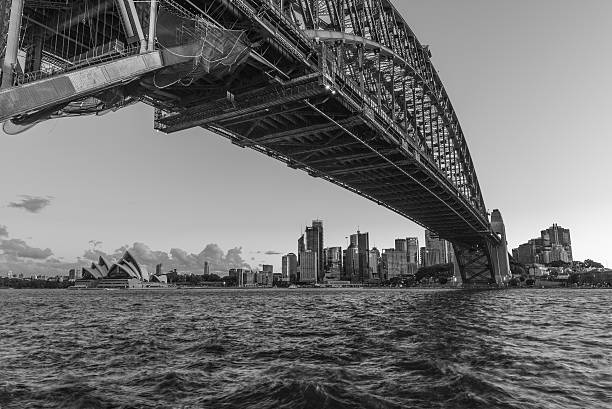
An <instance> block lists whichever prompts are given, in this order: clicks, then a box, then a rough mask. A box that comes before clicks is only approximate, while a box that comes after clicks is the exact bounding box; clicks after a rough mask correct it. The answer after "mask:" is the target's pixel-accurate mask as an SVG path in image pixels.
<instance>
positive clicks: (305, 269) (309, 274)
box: [299, 250, 319, 283]
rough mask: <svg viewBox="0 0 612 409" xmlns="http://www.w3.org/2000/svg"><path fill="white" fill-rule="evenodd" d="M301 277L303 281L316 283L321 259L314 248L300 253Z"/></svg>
mask: <svg viewBox="0 0 612 409" xmlns="http://www.w3.org/2000/svg"><path fill="white" fill-rule="evenodd" d="M300 260H301V263H300V278H299V281H300V282H301V283H316V282H317V277H318V273H319V271H318V268H319V260H318V259H317V253H315V252H314V251H312V250H306V251H303V252H302V253H301V254H300Z"/></svg>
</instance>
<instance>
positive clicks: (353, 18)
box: [14, 0, 500, 282]
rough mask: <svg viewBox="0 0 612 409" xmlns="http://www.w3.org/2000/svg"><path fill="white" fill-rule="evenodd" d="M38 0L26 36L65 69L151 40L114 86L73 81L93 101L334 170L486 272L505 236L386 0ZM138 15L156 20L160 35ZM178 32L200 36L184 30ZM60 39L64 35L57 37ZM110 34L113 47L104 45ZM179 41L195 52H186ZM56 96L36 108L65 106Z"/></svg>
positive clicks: (431, 79)
mask: <svg viewBox="0 0 612 409" xmlns="http://www.w3.org/2000/svg"><path fill="white" fill-rule="evenodd" d="M39 3H44V2H40V1H36V2H34V1H28V0H26V1H25V12H24V19H25V21H28V22H29V24H30V26H31V27H36V28H33V29H32V28H30V29H28V28H26V29H25V30H24V29H22V37H23V39H24V41H25V42H26V43H29V44H31V49H32V50H37V51H36V52H38V53H39V54H40V55H41V56H42V57H43V60H44V59H46V60H45V61H52V62H53V61H56V60H57V61H59V62H67V64H68V67H66V70H69V69H75V63H74V61H75V60H77V58H82V57H80V56H82V55H85V56H87V55H89V54H91V53H92V52H93V50H96V53H97V54H95V55H96V56H99V55H102V56H104V58H113V59H114V58H123V57H124V55H128V54H130V55H131V54H134V53H143V50H144V49H146V47H145V48H143V47H144V46H145V45H146V44H145V43H146V42H147V41H148V43H149V45H150V46H149V49H148V51H149V52H151V51H152V50H153V52H157V53H159V54H160V59H161V61H163V64H161V65H164V68H161V69H159V68H157V67H158V66H157V65H149V66H150V67H151V68H150V69H149V71H150V72H144V71H140V72H138V73H137V74H134V80H133V81H126V80H125V79H122V80H121V84H120V85H117V83H112V84H111V83H109V84H111V85H109V87H108V88H109V89H110V91H112V92H110V91H109V89H105V90H103V92H101V91H100V90H96V92H97V94H96V92H93V91H92V92H91V93H89V94H88V95H81V94H79V98H83V97H87V98H89V99H91V98H92V97H93V98H98V100H99V102H100V104H101V105H100V106H97V107H96V106H95V105H94V107H95V109H100V110H103V109H109V108H112V104H115V105H114V106H117V104H121V103H125V102H126V98H128V97H129V98H131V99H132V100H134V99H138V100H140V101H143V102H145V103H148V104H150V105H152V106H154V107H155V108H156V114H155V128H156V129H159V130H161V131H164V132H168V133H172V132H176V131H180V130H183V129H188V128H193V127H203V128H206V129H209V130H211V131H212V132H214V133H217V134H219V135H222V136H224V137H226V138H229V139H230V140H231V141H232V142H233V143H235V144H236V145H238V146H241V147H250V148H252V149H255V150H258V151H260V152H263V153H265V154H267V155H269V156H272V157H274V158H276V159H279V160H281V161H283V162H285V163H287V164H288V165H289V166H291V167H293V168H297V169H303V170H305V171H306V172H308V173H309V174H311V175H312V176H315V177H321V178H324V179H326V180H329V181H330V182H332V183H335V184H337V185H339V186H342V187H343V188H346V189H349V190H351V191H353V192H355V193H357V194H359V195H361V196H363V197H366V198H368V199H370V200H373V201H374V202H376V203H378V204H380V205H382V206H385V207H387V208H389V209H391V210H393V211H395V212H397V213H399V214H401V215H403V216H405V217H407V218H409V219H411V220H413V221H415V222H417V223H419V224H421V225H423V226H425V227H427V228H429V229H431V230H433V231H435V232H437V233H438V234H440V236H441V237H443V238H445V239H447V240H449V241H451V242H452V243H453V244H454V246H455V251H456V253H457V258H458V261H459V265H460V269H461V271H462V276H463V279H464V280H465V281H466V282H470V280H471V279H472V280H473V281H482V277H483V271H486V270H487V269H488V271H489V273H490V274H489V276H488V277H487V278H486V279H485V281H486V280H488V279H491V278H493V279H495V273H494V272H493V270H494V268H493V267H492V265H493V262H492V260H491V254H490V253H491V246H492V245H493V246H495V245H497V244H499V243H500V238H499V237H498V236H497V235H496V234H494V233H493V232H492V230H491V227H490V222H489V220H488V217H487V211H486V208H485V204H484V201H483V198H482V193H481V191H480V187H479V184H478V179H477V176H476V171H475V168H474V164H473V161H472V158H471V156H470V152H469V149H468V146H467V143H466V140H465V137H464V135H463V132H462V129H461V126H460V124H459V121H458V119H457V115H456V113H455V111H454V109H453V106H452V104H451V102H450V99H449V97H448V95H447V93H446V91H445V89H444V86H443V84H442V81H441V80H440V78H439V76H438V74H437V72H436V70H435V68H434V67H433V65H432V63H431V60H430V58H431V54H430V51H429V49H428V47H426V46H423V45H422V44H421V43H420V42H419V41H418V39H417V38H416V36H415V35H414V33H413V32H412V30H411V29H410V27H408V25H407V24H406V22H405V21H404V19H403V18H402V16H401V15H400V14H399V12H398V11H397V10H396V9H395V7H394V6H393V4H392V3H391V2H390V1H389V0H159V1H158V2H157V3H158V6H155V5H154V7H149V4H143V2H134V1H131V0H114V1H113V0H86V1H84V2H73V1H66V2H65V3H66V4H68V5H70V6H71V7H70V8H69V9H57V10H53V9H50V8H44V7H42V6H41V5H40V4H39ZM49 3H50V2H49ZM144 3H149V2H144ZM154 8H155V10H156V14H155V15H153V14H150V13H151V11H149V10H153V9H154ZM126 10H127V13H128V17H129V18H126V17H125V15H126ZM130 10H131V12H132V14H129V12H130ZM66 16H69V17H70V18H68V17H66ZM122 16H123V19H122ZM49 22H56V24H55V26H53V24H50V23H49ZM107 22H110V23H107ZM122 22H123V23H122ZM141 22H142V24H143V25H147V24H157V28H160V27H162V28H163V30H161V31H163V33H160V32H158V34H157V38H156V39H157V41H152V38H146V34H143V33H146V30H143V29H142V28H140V27H139V25H140V24H141ZM151 22H152V23H151ZM128 29H131V32H130V33H128V32H127V31H126V30H128ZM28 30H29V31H28ZM99 30H103V33H100V32H99ZM150 32H151V33H152V32H154V31H150ZM79 33H80V35H81V36H80V37H79ZM173 33H175V34H173ZM185 33H188V34H189V36H188V38H189V40H188V41H192V42H194V43H197V44H196V45H197V46H193V45H190V44H186V41H187V40H185V38H186V37H185ZM162 34H163V35H162ZM173 36H176V38H175V37H173ZM198 37H202V39H200V38H198ZM60 39H61V40H62V44H64V43H66V44H69V45H68V46H66V47H62V48H60V49H59V51H58V47H57V44H58V41H59V40H60ZM92 39H93V40H95V41H96V45H95V47H94V46H93V44H92V45H89V43H91V42H92ZM113 41H115V43H113ZM117 41H119V42H120V43H121V44H122V46H121V47H116V46H115V47H114V48H113V47H111V46H109V44H116V42H117ZM98 43H99V44H98ZM53 46H55V48H54V49H53V48H52V47H53ZM172 47H174V48H172ZM176 47H179V48H178V50H179V51H177V48H176ZM181 47H182V48H181ZM119 48H120V49H119ZM108 50H111V51H113V52H112V53H110V52H109V51H108ZM128 50H131V51H129V52H128ZM188 51H189V52H188ZM88 53H89V54H88ZM108 54H110V55H111V57H107V55H108ZM187 54H188V56H194V58H193V59H192V60H187V61H185V60H184V57H185V56H186V55H187ZM226 54H232V58H230V59H228V58H225V59H224V55H226ZM54 58H55V60H54ZM181 58H183V60H181ZM89 60H91V58H89V59H88V61H89ZM94 60H95V59H94ZM28 61H29V62H30V68H29V69H30V70H31V71H35V70H34V68H36V67H40V66H41V64H40V63H41V59H40V58H35V56H34V55H32V56H31V57H30V56H29V57H28ZM78 61H80V60H78ZM103 61H106V60H103ZM103 61H102V62H103ZM102 62H94V63H93V64H94V65H95V64H101V63H102ZM58 65H61V64H59V63H58ZM79 68H80V67H78V66H77V67H76V69H79ZM28 75H30V77H28ZM36 75H37V74H36V73H35V72H34V73H31V72H27V71H24V72H21V73H19V75H16V78H20V79H22V81H23V82H28V78H33V79H35V80H36V79H37V78H38V77H37V76H36ZM51 75H55V73H51ZM18 85H20V84H18ZM109 92H110V94H109ZM64 106H65V105H61V104H60V105H58V106H57V107H56V108H57V109H56V108H53V107H52V108H49V107H48V106H47V107H46V111H44V112H45V114H46V113H47V112H52V111H54V110H55V113H56V114H61V113H62V112H64V113H65V111H66V109H65V108H62V107H64ZM68 106H70V105H68ZM62 110H63V111H62ZM28 115H32V110H29V111H28V113H27V114H24V115H21V116H19V117H17V118H14V120H15V121H17V122H19V121H21V122H24V123H25V122H27V121H28ZM39 116H40V114H39ZM37 118H38V117H37ZM312 194H316V192H312ZM347 205H350V204H347ZM474 260H476V261H477V262H475V261H474Z"/></svg>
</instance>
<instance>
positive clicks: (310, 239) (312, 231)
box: [306, 220, 325, 280]
mask: <svg viewBox="0 0 612 409" xmlns="http://www.w3.org/2000/svg"><path fill="white" fill-rule="evenodd" d="M323 248H324V246H323V221H322V220H313V221H312V226H311V227H307V228H306V250H311V251H314V252H315V253H317V260H318V263H319V264H318V269H317V271H318V274H319V277H318V279H319V280H322V279H323V275H324V274H325V268H324V267H325V257H324V255H323Z"/></svg>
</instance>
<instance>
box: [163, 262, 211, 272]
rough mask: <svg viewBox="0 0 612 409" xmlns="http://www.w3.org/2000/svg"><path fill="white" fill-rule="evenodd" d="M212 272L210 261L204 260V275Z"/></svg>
mask: <svg viewBox="0 0 612 409" xmlns="http://www.w3.org/2000/svg"><path fill="white" fill-rule="evenodd" d="M160 270H161V265H160ZM209 274H210V264H208V261H205V262H204V275H209Z"/></svg>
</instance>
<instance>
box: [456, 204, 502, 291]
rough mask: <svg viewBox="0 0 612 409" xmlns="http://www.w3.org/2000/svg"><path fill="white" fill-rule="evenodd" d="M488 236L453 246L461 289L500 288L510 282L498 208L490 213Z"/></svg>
mask: <svg viewBox="0 0 612 409" xmlns="http://www.w3.org/2000/svg"><path fill="white" fill-rule="evenodd" d="M490 223H491V231H490V234H488V235H485V236H483V237H482V239H481V240H479V241H477V242H475V243H471V244H465V243H453V248H454V250H455V259H456V260H455V266H456V268H458V269H459V272H460V276H461V285H462V287H464V288H487V287H504V286H506V285H507V283H508V281H509V280H510V260H509V258H508V244H507V241H506V228H505V226H504V220H503V218H502V215H501V212H500V211H499V210H498V209H495V210H493V213H491V221H490Z"/></svg>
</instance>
